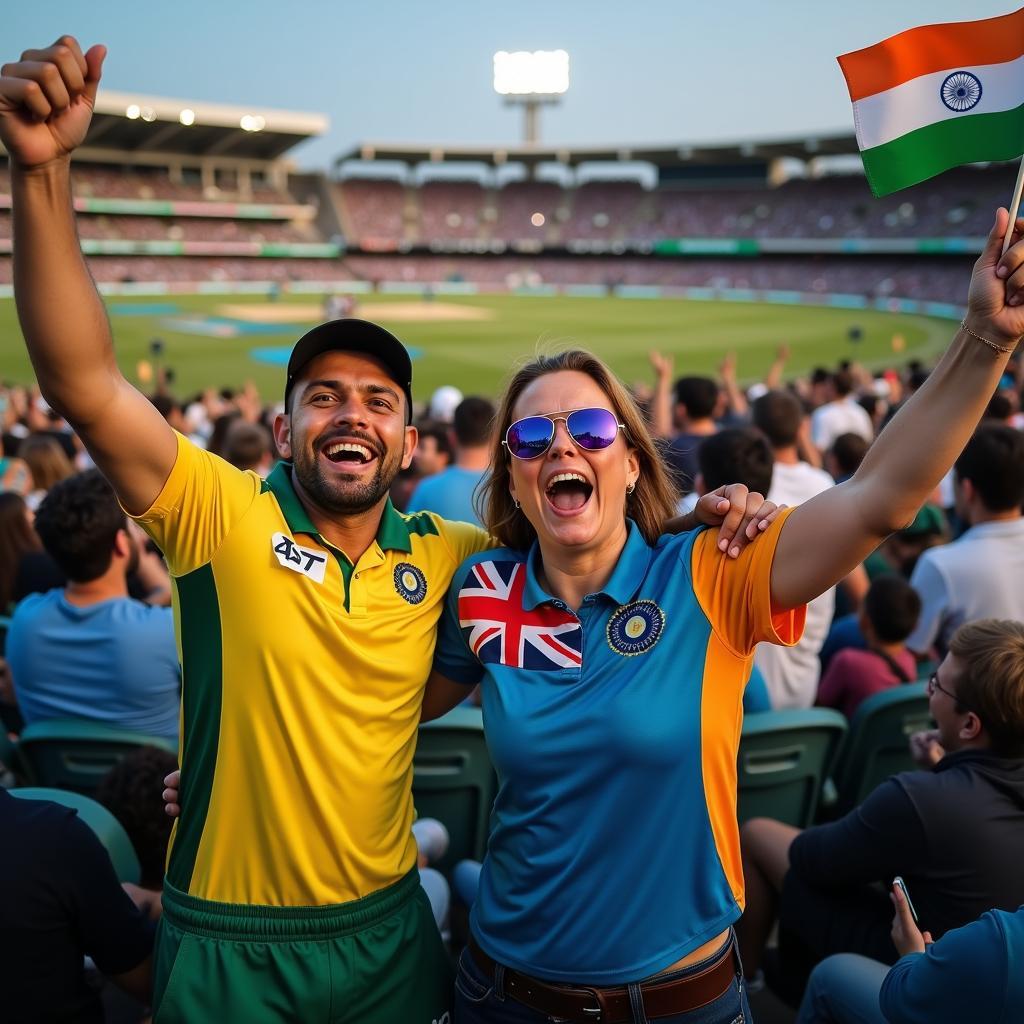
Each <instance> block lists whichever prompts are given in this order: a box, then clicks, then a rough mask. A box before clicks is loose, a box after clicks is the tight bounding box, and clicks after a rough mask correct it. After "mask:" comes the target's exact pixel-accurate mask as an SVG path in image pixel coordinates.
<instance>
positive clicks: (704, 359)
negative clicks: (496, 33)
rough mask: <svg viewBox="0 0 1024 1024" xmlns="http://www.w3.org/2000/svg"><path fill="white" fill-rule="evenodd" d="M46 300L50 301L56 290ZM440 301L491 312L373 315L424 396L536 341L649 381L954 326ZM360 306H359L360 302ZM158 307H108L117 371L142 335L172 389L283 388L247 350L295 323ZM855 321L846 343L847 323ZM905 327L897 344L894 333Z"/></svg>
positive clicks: (689, 305) (901, 317) (290, 332)
mask: <svg viewBox="0 0 1024 1024" xmlns="http://www.w3.org/2000/svg"><path fill="white" fill-rule="evenodd" d="M54 301H59V297H58V296H55V297H54ZM266 301H267V300H266V298H265V297H264V296H247V295H238V296H220V295H218V296H200V295H195V296H167V297H166V298H164V297H159V298H150V297H145V298H143V297H138V298H128V297H123V296H118V297H116V298H111V299H110V300H109V303H110V305H111V306H113V307H117V309H118V310H121V311H123V310H125V309H126V308H129V307H131V306H133V305H138V306H142V307H144V306H147V305H152V304H154V303H173V304H174V305H176V306H178V307H179V309H180V310H181V312H182V313H204V314H208V315H216V313H217V309H218V307H220V306H222V305H224V304H225V303H231V304H233V305H240V304H242V303H255V304H263V303H265V302H266ZM319 301H320V298H319V296H301V295H300V296H283V297H282V298H281V299H280V300H279V302H280V303H281V304H287V303H289V302H291V303H295V304H302V305H306V306H309V305H312V304H319ZM368 301H372V302H373V304H374V305H375V306H391V305H395V306H397V305H398V304H400V303H403V302H409V301H417V302H418V301H420V300H419V299H418V298H416V299H412V298H410V297H406V296H397V295H396V296H386V295H374V296H372V297H370V299H369V300H368ZM438 301H439V302H440V301H443V302H445V303H458V304H461V305H469V306H476V307H482V308H484V309H486V310H488V311H490V312H491V313H492V315H493V319H491V320H488V321H451V322H389V318H388V316H387V315H386V314H385V313H383V312H382V313H381V314H380V315H377V316H376V318H377V319H379V320H380V321H381V322H382V323H383V324H384V325H385V326H388V327H390V328H391V329H392V330H394V331H395V333H396V334H397V335H398V337H400V338H401V339H402V340H403V341H404V342H405V343H406V344H408V345H410V346H412V347H414V348H416V349H417V350H419V351H418V357H417V359H416V362H415V374H416V391H417V395H418V397H420V398H426V397H428V396H429V394H430V393H431V392H432V391H433V389H434V388H436V387H437V386H439V385H441V384H454V385H456V386H457V387H459V388H460V389H461V390H462V391H463V392H465V393H467V394H468V393H472V392H475V393H482V394H488V395H495V394H497V393H498V391H499V390H500V387H501V383H502V381H503V380H504V379H505V378H506V377H507V375H508V373H509V370H510V368H511V367H513V366H514V365H516V364H518V363H519V362H521V361H522V360H524V359H528V358H529V357H530V356H532V355H533V354H534V353H535V352H537V351H545V350H548V351H550V350H553V349H556V348H560V347H567V346H573V345H575V346H582V347H585V348H589V349H592V350H593V351H594V352H596V353H597V354H598V355H600V356H602V357H603V358H605V359H606V360H607V361H608V362H609V363H610V364H611V365H612V367H613V368H614V369H615V370H616V371H617V372H618V373H619V375H620V376H621V377H622V378H623V379H624V380H625V381H627V382H628V383H633V382H637V381H649V380H651V369H650V366H649V363H648V357H647V353H648V352H649V351H650V350H651V349H657V350H659V351H661V352H663V353H670V354H672V355H673V356H674V357H675V372H676V374H677V375H678V374H682V373H714V372H715V371H716V369H717V367H718V365H719V363H720V362H721V360H722V357H723V356H724V354H725V353H726V352H727V351H730V350H735V351H736V353H737V355H738V360H739V363H738V366H739V375H740V378H741V379H742V380H747V381H752V380H756V379H759V378H760V377H761V376H762V375H763V374H764V372H765V371H766V370H767V368H768V366H769V365H770V363H771V361H772V358H773V356H774V353H775V351H776V348H777V347H778V345H779V344H780V343H782V342H785V343H787V344H789V346H790V348H791V349H792V357H791V359H790V362H789V366H788V369H787V373H790V374H797V373H802V372H805V371H807V370H809V369H810V368H812V367H814V366H818V365H826V366H829V365H834V364H835V363H836V362H837V361H838V360H839V359H843V358H854V359H857V360H858V361H860V362H863V363H865V364H867V365H869V366H873V367H880V366H885V365H890V364H901V363H904V362H906V361H907V360H908V359H910V358H914V357H920V358H924V359H928V358H931V357H933V356H935V355H937V354H938V353H939V352H940V351H941V350H942V348H943V347H944V346H945V344H946V343H947V341H948V340H949V338H950V337H951V336H952V333H953V329H952V326H951V325H950V324H949V323H947V322H945V321H942V320H936V319H932V318H928V317H922V316H913V315H907V314H898V313H885V312H877V311H873V310H843V309H830V308H821V309H818V308H815V307H808V306H772V305H766V304H748V303H724V302H722V303H712V302H688V301H684V300H678V299H620V298H567V297H554V298H544V297H532V296H514V295H487V296H483V295H481V296H466V297H463V296H459V297H454V296H445V297H443V299H441V298H439V299H438ZM357 315H358V313H357ZM164 319H165V317H162V316H152V315H125V314H124V312H114V313H113V314H112V316H111V322H112V324H113V329H114V338H115V344H116V348H117V354H118V359H119V361H120V364H121V366H122V369H123V370H124V372H125V374H126V375H127V376H128V377H129V379H131V380H138V366H139V363H140V361H143V360H149V359H150V358H151V356H150V350H149V343H150V341H151V339H153V338H154V337H160V338H162V339H163V341H164V356H163V358H164V361H165V363H166V365H167V366H169V367H172V368H173V369H174V371H175V384H174V390H175V391H176V392H177V393H178V394H180V395H182V396H184V395H188V394H190V393H193V392H195V391H198V390H200V389H202V388H204V387H211V386H213V387H223V386H231V387H237V386H239V385H241V384H242V382H243V381H245V380H247V379H252V380H254V381H255V382H256V385H257V386H258V387H259V389H260V391H261V393H262V394H263V396H264V398H266V399H268V400H270V399H273V398H275V397H276V396H278V395H279V394H280V393H281V390H282V386H283V380H284V370H283V368H282V367H280V366H272V365H268V364H266V363H261V362H257V361H255V360H254V359H253V358H252V357H251V356H250V351H251V350H252V349H255V348H261V347H285V346H290V345H291V343H292V342H293V341H294V340H295V338H296V337H297V336H298V333H300V330H301V328H296V327H293V326H290V325H289V326H283V327H282V328H281V330H280V332H275V333H273V334H259V335H243V336H242V337H237V338H215V337H206V336H202V335H195V334H187V333H180V332H175V331H174V330H171V329H169V328H168V327H167V326H166V325H165V324H164V323H163V321H164ZM853 326H857V327H859V328H860V329H861V332H862V336H861V340H860V341H859V342H858V343H856V344H854V343H852V342H851V341H850V340H849V336H848V331H849V329H850V328H851V327H853ZM896 335H899V336H902V338H903V343H904V347H903V349H902V350H900V351H899V352H895V351H894V348H893V338H894V336H896ZM0 339H2V343H0V377H2V378H5V379H8V380H15V381H19V382H25V381H29V380H31V379H32V370H31V366H30V365H29V361H28V357H27V354H26V352H25V347H24V343H23V341H22V337H21V332H20V329H19V327H18V322H17V317H16V315H15V310H14V302H13V300H11V299H2V300H0Z"/></svg>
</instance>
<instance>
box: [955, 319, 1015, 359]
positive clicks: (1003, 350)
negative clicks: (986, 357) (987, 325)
mask: <svg viewBox="0 0 1024 1024" xmlns="http://www.w3.org/2000/svg"><path fill="white" fill-rule="evenodd" d="M960 329H961V330H962V331H965V332H966V333H967V334H969V335H970V336H971V337H972V338H975V339H977V340H978V341H980V342H981V343H982V345H988V347H989V348H991V349H994V350H995V351H996V352H999V353H1001V354H1002V355H1004V356H1008V355H1012V353H1013V350H1014V349H1015V348H1016V347H1017V345H1018V344H1020V342H1014V343H1013V344H1012V345H1011V346H1010V347H1009V348H1003V346H1002V345H997V344H996V343H995V342H994V341H989V340H988V338H983V337H982V336H981V335H980V334H975V333H974V331H972V330H971V329H970V327H968V326H967V319H966V318H964V319H963V320H961V321H960Z"/></svg>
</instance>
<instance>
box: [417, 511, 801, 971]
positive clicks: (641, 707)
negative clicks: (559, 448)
mask: <svg viewBox="0 0 1024 1024" xmlns="http://www.w3.org/2000/svg"><path fill="white" fill-rule="evenodd" d="M785 518H786V517H785V516H782V517H780V519H779V520H778V521H776V522H775V523H774V524H773V525H772V526H771V527H770V528H769V529H768V530H767V531H765V533H764V535H762V536H761V537H760V538H759V539H758V540H757V541H756V542H755V543H754V544H751V545H749V546H748V547H747V548H746V549H745V550H744V551H743V553H742V554H741V556H740V557H739V558H738V559H735V560H733V559H729V558H726V557H725V556H724V555H723V554H722V553H721V552H720V551H719V550H718V548H717V547H716V546H715V539H716V536H717V531H709V530H701V531H698V532H695V533H688V534H681V535H679V536H674V537H670V536H663V537H661V538H660V539H659V541H658V543H657V544H656V545H655V546H654V547H651V546H649V545H648V544H647V543H646V541H645V540H644V539H643V537H642V536H641V535H640V533H639V531H638V530H637V528H636V526H635V525H634V524H633V523H630V524H629V531H628V537H627V540H626V544H625V547H624V549H623V551H622V554H621V556H620V558H619V560H618V563H617V565H616V568H615V570H614V572H613V574H612V576H611V578H610V579H609V580H608V583H607V585H606V586H605V587H604V588H603V589H602V590H601V591H600V592H599V593H595V594H590V595H589V596H587V597H586V598H585V599H584V601H583V603H582V605H581V607H580V608H579V610H578V611H576V612H574V611H572V610H571V609H570V608H568V607H567V606H566V605H565V604H563V603H562V602H560V601H558V600H557V599H555V598H553V597H552V596H551V595H550V594H548V593H546V592H545V590H544V589H543V587H542V586H541V584H540V583H539V582H538V568H539V565H538V559H539V549H538V548H537V546H536V545H534V547H533V549H532V550H531V551H530V552H529V553H528V554H524V553H522V552H517V551H512V550H509V549H504V548H503V549H497V550H490V551H485V552H483V553H480V554H476V555H473V556H472V557H471V558H470V559H468V561H467V562H466V563H465V564H464V565H463V566H461V567H460V569H459V570H458V572H457V573H456V575H455V577H454V579H453V581H452V587H451V591H450V593H449V596H448V600H447V603H446V608H445V612H444V615H443V616H442V619H441V625H440V629H439V636H438V645H437V655H436V658H435V667H436V668H437V669H438V670H439V671H440V672H441V673H442V674H443V675H445V676H447V677H448V678H450V679H453V680H455V681H458V682H462V683H465V684H467V685H474V684H476V683H481V684H482V698H483V718H484V728H485V730H486V733H487V743H488V746H489V748H490V751H491V755H492V757H493V759H494V762H495V767H496V769H497V772H498V778H499V791H498V796H497V800H496V802H495V806H494V813H493V816H492V829H491V838H490V842H489V845H488V848H487V857H486V860H485V862H484V866H483V871H482V874H481V879H480V889H479V894H478V897H477V901H476V903H475V905H474V907H473V912H472V927H473V931H474V934H475V936H476V938H477V940H478V941H479V943H480V945H481V947H482V948H483V949H484V950H485V951H486V952H487V953H488V954H489V955H490V956H492V957H493V958H494V959H495V960H497V961H499V962H500V963H504V964H507V965H509V966H511V967H514V968H517V969H519V970H521V971H523V972H525V973H527V974H530V975H533V976H534V977H539V978H545V979H549V980H553V981H574V982H579V983H584V984H593V985H615V984H623V983H626V982H630V981H636V980H638V979H640V978H643V977H646V976H648V975H651V974H654V973H656V972H658V971H661V970H663V969H664V968H666V967H668V966H670V965H671V964H673V963H675V962H676V961H677V960H679V959H681V958H682V957H684V956H685V955H686V954H687V953H689V952H692V951H693V950H695V949H697V948H698V947H699V946H701V945H702V944H703V943H705V942H707V941H708V940H709V939H711V938H713V937H714V936H715V935H717V934H718V933H720V932H721V931H723V930H724V929H725V928H727V927H728V926H729V925H730V924H732V923H733V922H734V921H735V920H736V919H737V918H738V917H739V915H740V913H741V911H742V907H743V871H742V866H741V863H740V848H739V830H738V827H737V822H736V755H737V749H738V746H739V738H740V728H741V724H742V701H743V689H744V686H745V684H746V681H747V679H748V677H749V675H750V668H751V664H752V659H753V651H754V647H755V645H756V644H757V643H758V642H759V641H762V640H767V641H771V642H774V643H780V644H794V643H796V642H797V641H798V640H799V638H800V635H801V632H802V630H803V620H804V609H803V608H799V609H794V610H780V609H777V608H774V607H773V606H772V601H771V592H770V590H771V587H770V582H771V566H772V560H773V557H774V554H775V549H776V545H777V542H778V537H779V533H780V530H781V529H782V525H783V523H784V522H785Z"/></svg>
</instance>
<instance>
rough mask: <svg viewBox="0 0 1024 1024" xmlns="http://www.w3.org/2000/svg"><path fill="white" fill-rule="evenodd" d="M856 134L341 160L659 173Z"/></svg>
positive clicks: (816, 146)
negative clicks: (596, 165)
mask: <svg viewBox="0 0 1024 1024" xmlns="http://www.w3.org/2000/svg"><path fill="white" fill-rule="evenodd" d="M857 151H858V150H857V140H856V138H855V137H854V135H853V133H852V132H844V133H842V134H820V135H804V136H800V137H798V138H786V139H761V140H756V139H751V140H748V141H743V142H711V143H700V142H687V143H677V144H673V145H668V144H661V145H651V146H643V145H633V144H630V145H621V146H443V145H436V146H431V145H426V146H415V145H407V144H405V143H390V142H364V143H362V144H360V145H358V146H356V147H355V148H353V149H352V150H350V151H349V152H347V153H343V154H342V155H341V156H339V157H338V158H337V160H336V161H335V164H336V165H337V164H340V163H344V162H345V161H348V160H397V161H400V162H402V163H407V164H418V163H467V162H472V163H483V164H488V165H492V166H498V165H501V164H506V163H523V164H527V165H535V164H540V163H560V164H565V165H567V166H569V167H575V166H577V165H578V164H582V163H590V162H602V163H608V162H622V161H634V160H636V161H642V162H643V163H649V164H653V165H654V166H655V167H658V168H670V167H684V166H692V165H693V164H718V165H721V164H763V163H765V162H766V161H769V160H775V159H778V158H781V157H794V158H796V159H798V160H809V159H811V158H812V157H816V156H845V155H848V154H855V153H857Z"/></svg>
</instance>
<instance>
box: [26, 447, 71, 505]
mask: <svg viewBox="0 0 1024 1024" xmlns="http://www.w3.org/2000/svg"><path fill="white" fill-rule="evenodd" d="M18 458H20V459H24V460H25V461H26V462H27V463H28V468H29V469H30V470H32V480H33V482H34V483H35V488H36V490H37V491H48V490H49V489H50V488H51V487H52V486H53V485H54V484H59V483H60V482H61V480H66V479H67V478H68V477H69V476H72V475H73V474H74V472H75V467H74V465H73V464H72V462H71V460H70V459H69V458H68V456H67V452H65V451H64V448H63V447H62V445H61V443H60V441H58V440H57V439H56V438H55V437H51V436H50V435H49V434H29V436H28V437H26V438H25V440H24V441H22V442H21V446H20V447H19V448H18Z"/></svg>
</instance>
